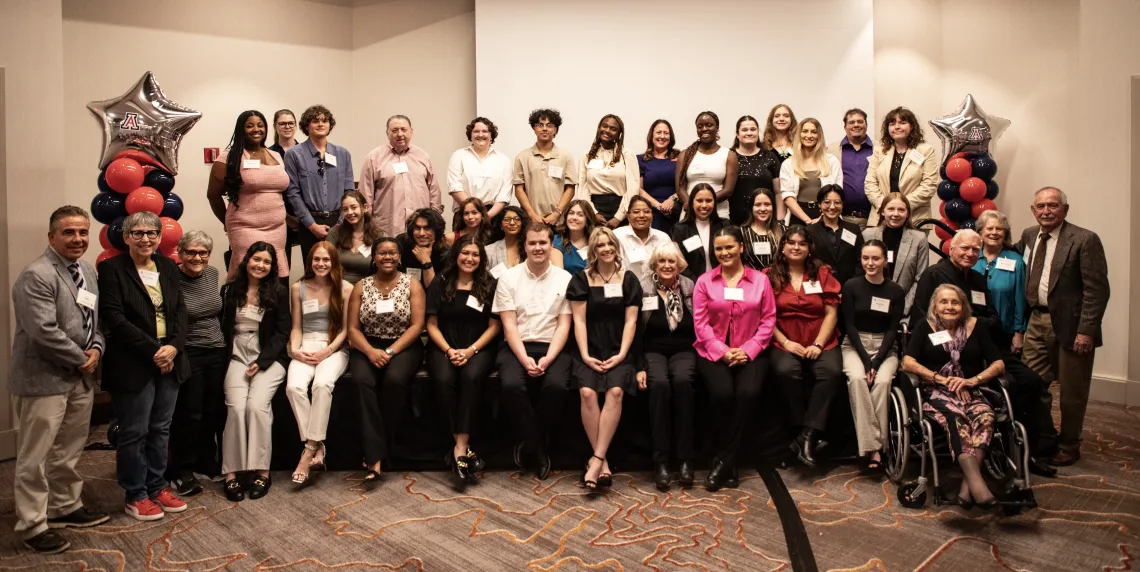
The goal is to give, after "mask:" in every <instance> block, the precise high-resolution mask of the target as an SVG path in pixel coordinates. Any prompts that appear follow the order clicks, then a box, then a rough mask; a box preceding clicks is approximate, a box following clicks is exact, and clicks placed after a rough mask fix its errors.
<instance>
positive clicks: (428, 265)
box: [423, 261, 431, 270]
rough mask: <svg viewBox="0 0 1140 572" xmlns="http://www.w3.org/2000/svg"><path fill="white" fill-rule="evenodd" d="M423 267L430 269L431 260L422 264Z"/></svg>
mask: <svg viewBox="0 0 1140 572" xmlns="http://www.w3.org/2000/svg"><path fill="white" fill-rule="evenodd" d="M423 269H424V270H431V262H430V261H429V262H428V263H427V264H424V265H423Z"/></svg>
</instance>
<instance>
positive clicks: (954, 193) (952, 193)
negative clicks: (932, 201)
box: [938, 179, 962, 202]
mask: <svg viewBox="0 0 1140 572" xmlns="http://www.w3.org/2000/svg"><path fill="white" fill-rule="evenodd" d="M960 196H962V195H960V194H958V183H955V182H954V181H951V180H949V179H946V180H943V181H942V182H941V183H938V198H940V199H942V202H946V201H949V200H953V199H956V198H958V197H960Z"/></svg>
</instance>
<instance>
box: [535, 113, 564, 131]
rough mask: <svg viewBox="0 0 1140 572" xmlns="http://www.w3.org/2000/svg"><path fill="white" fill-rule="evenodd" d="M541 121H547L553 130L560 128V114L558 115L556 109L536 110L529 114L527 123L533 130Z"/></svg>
mask: <svg viewBox="0 0 1140 572" xmlns="http://www.w3.org/2000/svg"><path fill="white" fill-rule="evenodd" d="M543 119H545V120H547V121H549V122H550V124H551V125H553V126H554V128H555V129H560V128H561V127H562V114H561V113H559V112H558V110H557V109H536V110H534V111H532V112H530V117H528V118H527V121H528V122H529V123H530V127H531V129H534V128H535V126H537V125H538V122H539V121H542V120H543Z"/></svg>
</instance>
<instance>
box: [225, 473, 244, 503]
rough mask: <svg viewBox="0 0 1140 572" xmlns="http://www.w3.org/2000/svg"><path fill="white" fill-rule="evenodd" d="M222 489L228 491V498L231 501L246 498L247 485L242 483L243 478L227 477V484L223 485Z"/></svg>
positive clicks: (239, 500)
mask: <svg viewBox="0 0 1140 572" xmlns="http://www.w3.org/2000/svg"><path fill="white" fill-rule="evenodd" d="M222 490H224V491H225V492H226V500H228V501H230V502H241V501H243V500H245V487H243V486H242V485H241V479H238V478H233V479H226V482H225V484H223V485H222Z"/></svg>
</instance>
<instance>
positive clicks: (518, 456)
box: [515, 443, 526, 469]
mask: <svg viewBox="0 0 1140 572" xmlns="http://www.w3.org/2000/svg"><path fill="white" fill-rule="evenodd" d="M522 449H523V444H522V443H519V444H518V445H515V466H516V467H518V468H519V469H525V468H526V465H524V464H523V452H522Z"/></svg>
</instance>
